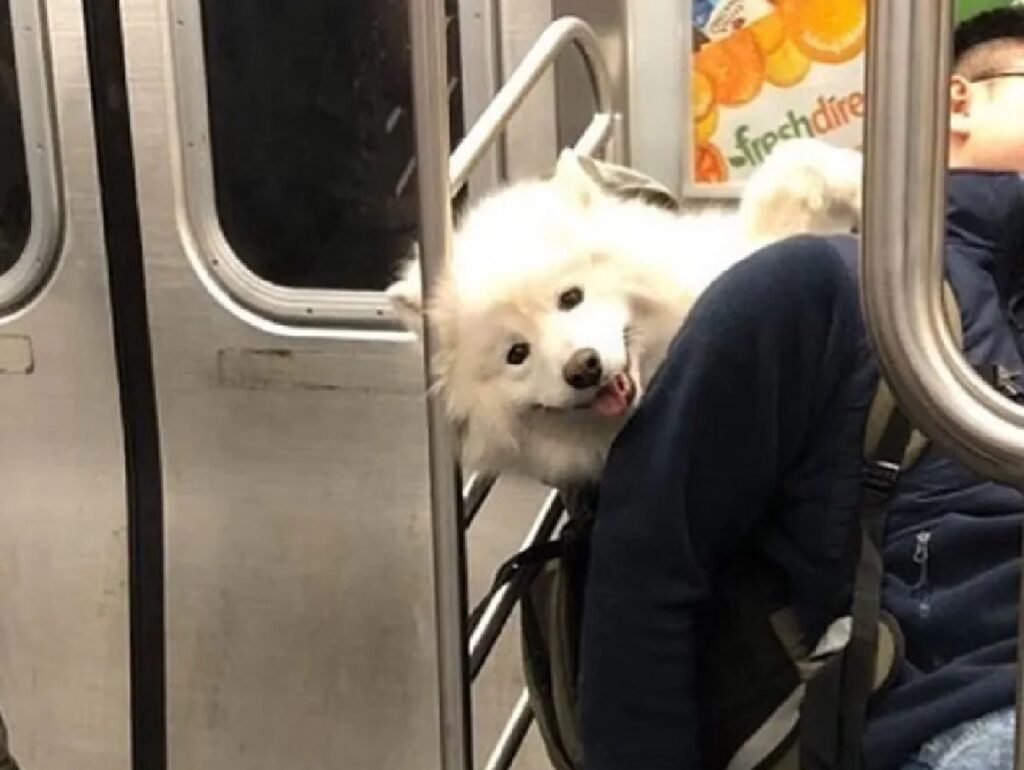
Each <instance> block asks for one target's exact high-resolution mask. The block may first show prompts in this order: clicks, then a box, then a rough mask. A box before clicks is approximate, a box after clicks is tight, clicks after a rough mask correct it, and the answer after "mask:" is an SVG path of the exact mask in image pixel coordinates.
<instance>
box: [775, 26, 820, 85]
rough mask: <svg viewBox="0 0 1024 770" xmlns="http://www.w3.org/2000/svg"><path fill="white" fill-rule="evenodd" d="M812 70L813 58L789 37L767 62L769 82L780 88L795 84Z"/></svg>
mask: <svg viewBox="0 0 1024 770" xmlns="http://www.w3.org/2000/svg"><path fill="white" fill-rule="evenodd" d="M810 71H811V60H810V59H808V58H807V57H806V56H804V55H803V52H801V50H800V49H799V48H797V47H796V44H795V43H794V42H793V41H792V40H790V39H789V38H787V39H786V41H785V42H784V43H783V44H782V45H781V46H779V50H777V51H776V52H775V53H773V54H772V55H771V56H769V57H768V60H767V61H766V62H765V75H766V76H767V77H768V82H769V83H771V84H772V85H776V86H779V87H780V88H789V87H791V86H795V85H796V84H797V83H799V82H800V81H801V80H803V79H804V78H805V77H807V73H808V72H810Z"/></svg>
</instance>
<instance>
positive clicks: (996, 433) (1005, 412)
mask: <svg viewBox="0 0 1024 770" xmlns="http://www.w3.org/2000/svg"><path fill="white" fill-rule="evenodd" d="M869 18H870V21H869V24H870V26H869V31H868V47H867V86H868V87H867V100H866V101H867V115H866V121H865V131H866V137H865V140H866V141H865V179H864V235H863V246H864V258H863V260H862V261H861V268H860V269H861V282H860V286H861V294H862V300H863V304H864V311H865V317H866V320H867V323H868V329H869V331H870V333H871V336H872V339H873V340H874V344H875V350H876V353H877V356H878V360H879V364H880V365H881V368H882V371H883V373H884V374H885V377H886V380H887V381H888V383H889V385H890V386H891V388H892V390H893V392H894V394H895V395H896V398H897V399H898V400H899V402H900V404H901V406H902V407H903V408H904V409H905V410H906V412H907V415H908V416H909V417H910V419H911V420H912V421H913V422H914V423H916V424H917V425H918V426H920V428H921V429H922V430H923V431H924V432H925V433H926V434H927V435H928V436H929V437H930V438H931V439H932V440H933V441H934V442H935V443H937V444H939V445H941V446H942V447H943V448H944V449H946V450H947V451H949V452H950V453H951V454H953V455H954V456H956V457H957V458H959V459H960V460H961V461H963V462H964V463H966V464H967V465H969V466H971V467H973V468H974V469H975V470H976V471H978V472H979V473H981V474H983V475H985V476H989V477H992V478H996V479H1000V480H1003V481H1006V482H1009V483H1012V484H1015V485H1017V486H1022V485H1024V409H1021V408H1020V407H1018V406H1016V405H1015V404H1013V403H1012V402H1011V401H1009V400H1008V399H1006V398H1004V397H1002V396H1001V395H999V394H997V393H996V392H995V391H994V390H993V389H992V388H990V387H989V386H988V385H987V384H986V383H985V382H984V381H982V379H981V378H980V377H979V376H978V375H977V374H975V372H974V371H973V370H972V369H971V368H970V366H969V365H968V364H967V362H966V361H965V359H964V357H963V355H962V352H961V350H960V348H959V346H958V345H957V343H956V341H955V339H954V338H953V336H952V334H951V331H950V329H949V328H948V325H947V322H946V320H945V314H944V311H943V307H942V274H943V268H942V265H943V252H944V230H945V178H946V163H947V144H948V115H949V81H948V77H949V71H950V57H951V48H952V45H951V37H952V36H951V30H952V3H951V1H950V0H872V2H871V4H870V17H869Z"/></svg>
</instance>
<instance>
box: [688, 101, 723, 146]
mask: <svg viewBox="0 0 1024 770" xmlns="http://www.w3.org/2000/svg"><path fill="white" fill-rule="evenodd" d="M717 128H718V107H717V106H715V105H711V110H710V111H709V112H708V114H707V115H705V116H704V117H703V118H701V119H700V120H697V121H694V124H693V136H694V139H696V141H697V144H703V143H704V142H708V141H711V137H712V136H714V135H715V130H716V129H717Z"/></svg>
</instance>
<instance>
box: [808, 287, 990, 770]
mask: <svg viewBox="0 0 1024 770" xmlns="http://www.w3.org/2000/svg"><path fill="white" fill-rule="evenodd" d="M942 290H943V309H944V310H945V313H946V320H947V322H948V325H949V329H950V331H951V332H952V334H953V336H954V338H955V340H956V342H957V344H958V345H962V342H963V331H962V326H961V319H960V309H959V307H958V305H957V301H956V295H955V294H954V293H953V290H952V287H951V286H950V285H949V282H948V281H943V286H942ZM982 376H986V373H985V372H982ZM927 443H928V442H927V438H926V437H925V436H924V435H923V434H922V433H921V432H920V431H918V430H916V429H915V428H914V427H913V426H912V425H911V423H910V421H909V420H908V419H907V418H906V416H905V415H904V414H903V412H902V410H900V408H899V405H898V403H897V402H896V399H895V397H894V396H893V394H892V391H891V390H890V389H889V386H888V384H887V383H886V382H885V379H884V378H882V377H879V380H878V387H877V389H876V391H875V396H874V399H873V400H872V402H871V407H870V409H869V411H868V419H867V426H866V430H865V434H864V469H863V474H862V479H861V499H860V504H859V509H858V512H857V520H858V523H859V529H860V543H859V555H858V558H857V566H856V572H855V575H854V583H853V598H852V604H851V612H850V615H851V627H850V638H849V642H848V643H847V645H846V647H845V650H844V651H843V654H842V655H839V656H835V658H834V659H832V660H831V661H829V662H828V663H827V664H826V665H825V666H823V667H822V670H821V671H820V673H819V675H817V676H816V677H814V678H813V679H812V680H811V681H810V682H808V685H807V695H806V701H805V704H804V708H803V711H802V719H801V749H800V753H801V767H802V768H805V770H825V769H826V768H828V770H833V769H834V768H839V769H840V770H860V769H861V767H862V756H861V752H862V740H863V734H864V725H865V721H866V716H867V707H868V701H869V700H870V698H871V695H872V693H873V692H874V691H875V689H876V687H878V686H881V683H882V682H884V680H885V679H886V678H887V676H886V674H887V673H891V670H892V668H894V667H895V665H896V663H897V661H896V660H895V657H894V656H893V654H892V653H891V652H890V653H887V654H885V657H886V660H884V661H880V660H879V654H880V650H879V628H880V624H882V623H885V627H886V629H888V630H891V631H892V633H893V634H894V635H896V636H897V637H898V633H899V632H898V629H896V628H895V623H894V622H893V621H892V620H891V619H889V618H883V615H884V613H883V612H882V601H881V592H882V576H883V573H884V564H883V559H882V542H883V538H884V534H885V516H886V513H887V512H888V506H889V503H890V502H891V500H892V497H893V495H894V494H895V492H896V485H897V482H898V481H899V478H900V475H901V473H902V472H903V471H904V470H906V469H907V468H909V467H910V466H912V465H913V464H914V463H915V462H916V461H917V459H918V457H920V455H921V453H922V451H923V450H924V448H925V446H926V445H927ZM891 646H892V645H887V647H891ZM880 668H881V671H880Z"/></svg>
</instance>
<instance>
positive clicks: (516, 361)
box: [505, 342, 530, 366]
mask: <svg viewBox="0 0 1024 770" xmlns="http://www.w3.org/2000/svg"><path fill="white" fill-rule="evenodd" d="M529 356H530V346H529V345H528V344H527V343H525V342H517V343H516V344H515V345H513V346H512V347H510V348H509V349H508V353H506V354H505V360H506V361H508V362H509V363H510V364H511V365H512V366H519V365H520V364H521V363H523V361H525V360H526V359H527V358H529Z"/></svg>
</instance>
